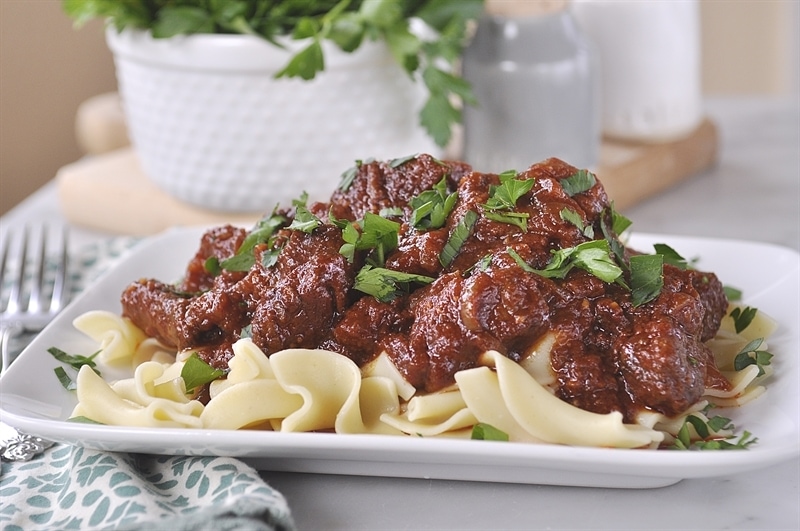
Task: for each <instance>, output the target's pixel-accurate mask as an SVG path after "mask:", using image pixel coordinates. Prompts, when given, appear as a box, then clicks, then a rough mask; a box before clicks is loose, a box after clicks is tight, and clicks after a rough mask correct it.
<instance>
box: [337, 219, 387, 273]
mask: <svg viewBox="0 0 800 531" xmlns="http://www.w3.org/2000/svg"><path fill="white" fill-rule="evenodd" d="M399 230H400V224H399V223H397V222H396V221H392V220H390V219H386V218H384V217H381V216H379V215H377V214H373V213H372V212H367V213H366V214H365V215H364V219H363V221H362V222H361V231H360V232H359V230H358V228H357V226H356V224H355V223H351V222H345V223H344V228H343V229H342V239H344V241H345V243H344V244H343V245H342V246H341V247H340V248H339V253H340V254H342V255H343V256H344V257H346V258H347V260H348V261H349V262H351V263H352V261H353V259H354V257H355V252H356V251H366V250H369V251H372V252H371V253H370V256H369V258H368V261H369V262H370V263H371V264H372V265H376V266H378V267H382V266H383V263H384V260H385V259H386V255H387V254H388V253H389V252H391V251H393V250H394V249H396V248H397V233H398V231H399Z"/></svg>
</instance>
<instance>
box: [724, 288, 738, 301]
mask: <svg viewBox="0 0 800 531" xmlns="http://www.w3.org/2000/svg"><path fill="white" fill-rule="evenodd" d="M722 290H723V291H724V292H725V297H727V298H728V300H729V301H731V302H735V301H740V300H742V290H740V289H737V288H734V287H732V286H723V287H722Z"/></svg>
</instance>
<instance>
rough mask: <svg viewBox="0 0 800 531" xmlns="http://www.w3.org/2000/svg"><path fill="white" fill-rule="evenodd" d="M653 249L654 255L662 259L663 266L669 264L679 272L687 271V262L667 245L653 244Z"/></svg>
mask: <svg viewBox="0 0 800 531" xmlns="http://www.w3.org/2000/svg"><path fill="white" fill-rule="evenodd" d="M653 249H655V251H656V254H658V255H661V256H662V257H663V258H664V263H665V264H669V265H671V266H674V267H677V268H678V269H681V270H686V269H689V262H687V261H686V259H685V258H684V257H683V256H681V255H680V254H678V252H677V251H676V250H675V249H673V248H672V247H670V246H669V245H667V244H665V243H655V244H653Z"/></svg>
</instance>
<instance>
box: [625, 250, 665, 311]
mask: <svg viewBox="0 0 800 531" xmlns="http://www.w3.org/2000/svg"><path fill="white" fill-rule="evenodd" d="M663 270H664V256H663V255H660V254H642V255H637V256H631V259H630V271H631V286H630V287H631V302H632V303H633V305H634V306H641V305H642V304H646V303H648V302H650V301H652V300H653V299H655V298H656V297H658V296H659V294H660V293H661V289H662V288H663V287H664V272H663Z"/></svg>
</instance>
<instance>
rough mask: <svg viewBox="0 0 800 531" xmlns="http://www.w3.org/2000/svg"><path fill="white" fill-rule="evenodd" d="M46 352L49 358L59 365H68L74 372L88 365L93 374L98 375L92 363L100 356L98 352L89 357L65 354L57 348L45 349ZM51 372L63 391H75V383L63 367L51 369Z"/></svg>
mask: <svg viewBox="0 0 800 531" xmlns="http://www.w3.org/2000/svg"><path fill="white" fill-rule="evenodd" d="M47 352H49V353H50V355H51V356H53V357H54V358H55V359H57V360H58V361H60V362H61V363H64V364H65V365H69V366H70V367H72V368H73V369H75V370H76V371H79V370H80V369H81V367H83V366H84V365H88V366H89V368H91V369H92V370H93V371H94V372H96V373H97V374H100V371H98V370H97V363H95V361H94V359H95V358H96V357H97V355H98V354H100V351H99V350H98V351H97V352H95V353H94V354H92V355H90V356H84V355H82V354H67V353H66V352H64V351H63V350H61V349H60V348H57V347H50V348H49V349H47ZM53 372H55V374H56V378H58V381H59V382H61V385H62V386H63V387H64V389H66V390H68V391H74V390H75V389H76V385H75V382H74V381H73V380H72V378H70V376H69V375H68V374H67V371H65V370H64V367H56V368H54V369H53Z"/></svg>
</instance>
